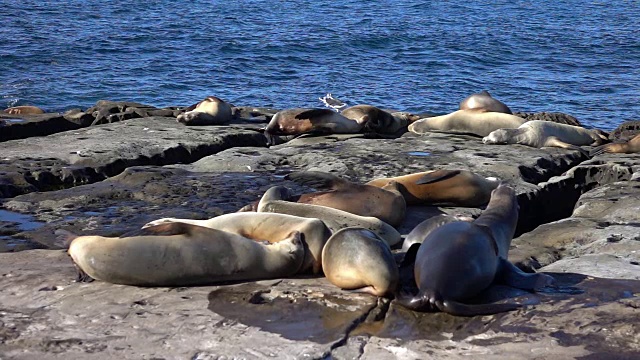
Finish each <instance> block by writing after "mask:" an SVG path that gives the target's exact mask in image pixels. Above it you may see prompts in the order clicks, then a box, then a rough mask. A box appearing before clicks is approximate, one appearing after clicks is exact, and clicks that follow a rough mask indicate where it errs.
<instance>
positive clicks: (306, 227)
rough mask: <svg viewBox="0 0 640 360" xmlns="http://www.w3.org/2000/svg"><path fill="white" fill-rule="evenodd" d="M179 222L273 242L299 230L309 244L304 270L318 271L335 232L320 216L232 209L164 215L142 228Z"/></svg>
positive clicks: (307, 244) (306, 249) (305, 244)
mask: <svg viewBox="0 0 640 360" xmlns="http://www.w3.org/2000/svg"><path fill="white" fill-rule="evenodd" d="M175 222H181V223H186V224H191V225H198V226H202V227H206V228H210V229H216V230H222V231H226V232H230V233H234V234H238V235H241V236H243V237H246V238H249V239H252V240H256V241H268V242H270V243H274V242H278V241H282V240H283V239H285V238H286V237H287V235H288V234H289V233H290V232H291V231H299V232H300V234H301V238H302V241H303V244H304V246H305V259H304V263H303V265H302V268H301V271H307V270H309V269H312V270H313V273H315V274H317V273H319V272H320V270H321V268H322V248H323V247H324V244H325V243H326V242H327V240H328V239H329V237H330V236H331V231H330V230H329V229H328V228H327V226H326V225H325V224H324V223H323V222H322V221H320V220H318V219H309V218H304V217H299V216H293V215H287V214H273V213H246V212H245V213H232V214H225V215H220V216H216V217H214V218H211V219H208V220H191V219H175V218H163V219H159V220H155V221H152V222H150V223H147V224H145V225H144V226H143V227H142V228H143V229H145V228H147V227H150V226H155V225H161V224H167V223H175Z"/></svg>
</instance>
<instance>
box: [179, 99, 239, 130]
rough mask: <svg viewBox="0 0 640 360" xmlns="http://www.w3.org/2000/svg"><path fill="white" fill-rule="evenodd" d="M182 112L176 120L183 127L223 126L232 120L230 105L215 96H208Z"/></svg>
mask: <svg viewBox="0 0 640 360" xmlns="http://www.w3.org/2000/svg"><path fill="white" fill-rule="evenodd" d="M184 111H185V112H184V113H182V114H180V115H178V117H177V118H176V120H177V121H178V122H179V123H183V124H185V125H223V124H227V123H229V122H231V119H232V118H233V115H232V112H231V105H229V104H228V103H227V102H225V101H224V100H222V99H220V98H218V97H215V96H208V97H206V98H205V99H204V100H202V101H200V102H199V103H197V104H195V105H191V106H189V107H188V108H186V109H184Z"/></svg>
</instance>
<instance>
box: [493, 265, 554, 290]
mask: <svg viewBox="0 0 640 360" xmlns="http://www.w3.org/2000/svg"><path fill="white" fill-rule="evenodd" d="M496 280H497V281H500V282H503V283H504V284H506V285H509V286H512V287H514V288H517V289H522V290H529V291H536V290H539V289H541V288H544V287H546V286H549V285H552V284H553V283H554V282H555V280H554V278H553V277H552V276H550V275H547V274H543V273H526V272H524V271H522V270H520V268H518V267H517V266H515V265H513V264H512V263H511V262H510V261H509V260H507V259H504V258H499V263H498V272H497V276H496Z"/></svg>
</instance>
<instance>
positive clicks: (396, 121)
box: [341, 105, 418, 134]
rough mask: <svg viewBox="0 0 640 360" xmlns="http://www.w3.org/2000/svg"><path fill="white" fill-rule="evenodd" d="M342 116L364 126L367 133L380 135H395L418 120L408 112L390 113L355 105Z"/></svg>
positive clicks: (369, 106)
mask: <svg viewBox="0 0 640 360" xmlns="http://www.w3.org/2000/svg"><path fill="white" fill-rule="evenodd" d="M341 114H342V115H343V116H345V117H346V118H348V119H351V120H355V121H356V122H358V123H360V124H363V130H364V131H365V132H374V133H378V134H395V133H397V132H398V131H400V130H402V129H403V128H406V127H407V125H409V124H410V123H412V122H413V121H415V120H418V117H417V116H415V115H412V114H409V113H406V112H396V113H389V112H387V111H384V110H382V109H380V108H377V107H375V106H372V105H355V106H352V107H349V108H346V109H344V110H342V112H341Z"/></svg>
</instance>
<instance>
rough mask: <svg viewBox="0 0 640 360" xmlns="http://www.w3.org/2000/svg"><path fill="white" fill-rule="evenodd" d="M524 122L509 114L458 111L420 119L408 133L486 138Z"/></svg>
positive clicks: (412, 125)
mask: <svg viewBox="0 0 640 360" xmlns="http://www.w3.org/2000/svg"><path fill="white" fill-rule="evenodd" d="M525 121H526V120H525V119H523V118H521V117H518V116H515V115H511V114H504V113H499V112H484V111H483V110H482V109H473V110H458V111H455V112H452V113H450V114H447V115H442V116H436V117H428V118H424V119H420V120H417V121H415V122H414V123H412V124H411V125H409V131H411V132H412V133H414V134H418V135H422V134H425V133H427V132H429V131H441V132H446V133H454V134H455V133H458V134H471V135H476V136H487V135H489V133H491V132H492V131H494V130H497V129H502V128H517V127H518V126H520V125H522V124H524V122H525Z"/></svg>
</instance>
